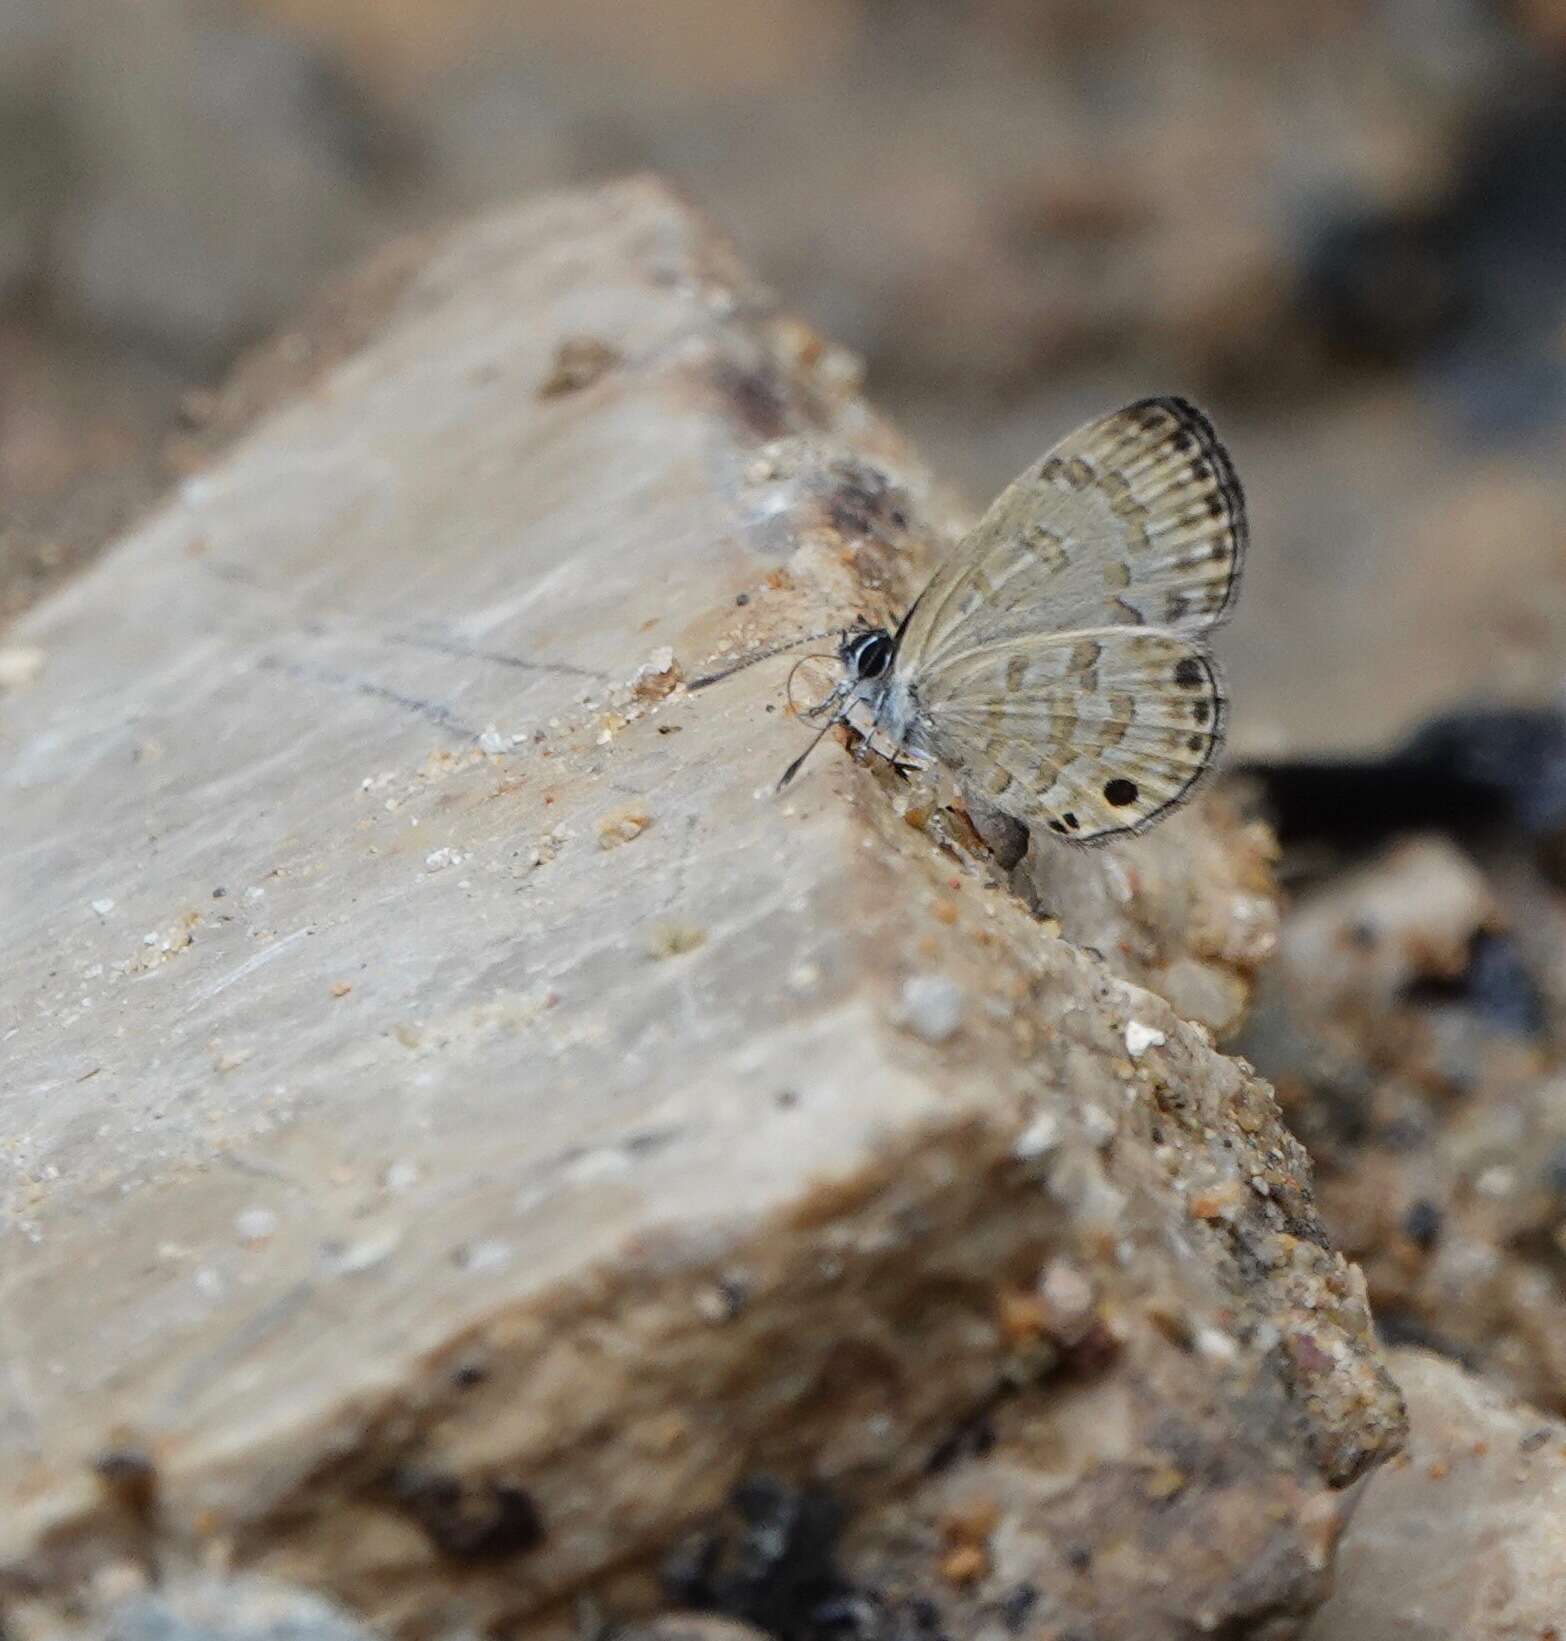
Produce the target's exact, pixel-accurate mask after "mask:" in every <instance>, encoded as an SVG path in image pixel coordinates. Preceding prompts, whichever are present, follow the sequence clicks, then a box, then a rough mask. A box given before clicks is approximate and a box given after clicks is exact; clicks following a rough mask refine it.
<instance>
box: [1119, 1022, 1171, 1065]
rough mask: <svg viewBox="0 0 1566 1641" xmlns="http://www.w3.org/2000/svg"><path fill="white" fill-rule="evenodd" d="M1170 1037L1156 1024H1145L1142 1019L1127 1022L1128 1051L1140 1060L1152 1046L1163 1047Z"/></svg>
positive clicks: (1134, 1058) (1132, 1056)
mask: <svg viewBox="0 0 1566 1641" xmlns="http://www.w3.org/2000/svg"><path fill="white" fill-rule="evenodd" d="M1168 1041H1169V1039H1168V1037H1167V1035H1166V1034H1165V1033H1164V1032H1161V1031H1160V1030H1159V1029H1158V1028H1157V1027H1156V1026H1144V1025H1143V1024H1142V1022H1141V1021H1140V1020H1131V1021H1128V1022H1127V1023H1126V1053H1127V1054H1129V1055H1130V1056H1131V1058H1132V1059H1133V1060H1140V1059H1141V1058H1142V1056H1143V1055H1144V1054H1146V1053H1147V1051H1148V1050H1149V1049H1150V1048H1162V1047H1163V1045H1164V1044H1165V1043H1166V1042H1168Z"/></svg>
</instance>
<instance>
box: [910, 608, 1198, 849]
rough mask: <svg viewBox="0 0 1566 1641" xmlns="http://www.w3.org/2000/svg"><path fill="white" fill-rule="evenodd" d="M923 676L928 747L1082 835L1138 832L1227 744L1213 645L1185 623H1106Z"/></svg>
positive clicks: (1012, 644)
mask: <svg viewBox="0 0 1566 1641" xmlns="http://www.w3.org/2000/svg"><path fill="white" fill-rule="evenodd" d="M938 678H939V682H938V683H937V682H929V683H927V684H926V686H925V690H924V693H923V694H922V696H921V701H920V706H921V710H922V714H923V719H924V728H925V732H926V734H927V736H928V740H929V745H930V750H931V751H933V752H934V753H935V755H936V756H937V757H939V758H940V759H941V761H942V762H943V763H945V764H946V765H947V766H948V767H949V768H951V769H952V771H953V772H954V773H955V774H956V775H957V776H958V778H959V780H960V781H961V782H962V784H963V785H964V786H965V787H966V788H967V789H968V790H969V791H970V792H972V793H973V794H975V795H976V796H979V797H982V798H983V799H985V800H986V801H987V802H989V803H991V804H993V805H995V807H997V808H998V809H1001V810H1003V811H1004V812H1005V813H1007V814H1009V815H1013V816H1015V817H1016V818H1017V819H1018V820H1020V821H1022V822H1024V823H1025V824H1026V825H1028V826H1030V827H1039V826H1042V827H1045V828H1047V829H1048V830H1049V831H1051V832H1053V833H1055V834H1056V835H1057V836H1060V837H1063V838H1068V839H1070V840H1071V841H1073V842H1076V843H1098V842H1103V841H1105V840H1107V839H1109V838H1112V837H1115V836H1117V835H1120V834H1124V833H1134V832H1140V831H1143V830H1144V829H1145V828H1146V827H1148V826H1150V825H1151V824H1152V823H1153V822H1154V821H1155V820H1157V819H1158V818H1159V816H1161V815H1162V814H1164V813H1165V812H1166V811H1167V810H1169V809H1172V808H1174V807H1175V806H1177V805H1178V804H1180V803H1182V802H1184V801H1185V799H1186V798H1188V797H1189V796H1190V794H1191V792H1192V791H1193V790H1194V789H1195V787H1196V786H1197V784H1198V783H1199V782H1200V781H1201V779H1202V777H1203V776H1204V775H1205V774H1206V773H1207V772H1208V771H1209V770H1210V769H1211V768H1212V766H1213V762H1214V760H1215V759H1216V757H1217V755H1218V752H1219V750H1220V748H1221V746H1222V744H1223V730H1224V719H1225V716H1226V707H1227V701H1226V697H1225V694H1224V687H1223V680H1222V677H1221V675H1220V673H1219V671H1218V668H1217V666H1216V664H1215V663H1214V662H1213V660H1212V658H1211V657H1210V656H1209V655H1208V654H1207V653H1206V652H1205V650H1203V649H1202V648H1201V647H1200V646H1199V645H1198V644H1196V643H1193V642H1192V641H1191V640H1190V639H1188V638H1186V637H1183V636H1182V635H1180V634H1179V633H1174V632H1166V631H1158V630H1154V629H1141V628H1133V627H1101V628H1098V629H1093V630H1087V631H1079V632H1075V633H1043V634H1033V635H1030V636H1027V637H1023V638H1014V639H1007V640H1003V641H1001V642H998V643H994V644H989V645H985V646H983V647H981V648H976V649H973V650H970V651H968V652H967V653H966V654H965V655H964V656H963V657H962V659H961V660H960V661H954V662H953V663H952V664H951V665H949V666H947V667H946V668H944V669H942V671H941V672H940V674H939V675H938Z"/></svg>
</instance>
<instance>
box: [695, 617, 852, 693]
mask: <svg viewBox="0 0 1566 1641" xmlns="http://www.w3.org/2000/svg"><path fill="white" fill-rule="evenodd" d="M839 636H841V629H840V628H837V627H832V628H829V629H828V630H827V631H826V632H807V633H806V634H805V636H804V637H803V638H790V639H789V640H788V641H787V642H786V643H783V644H770V645H768V647H767V648H766V649H764V650H756V651H755V652H754V653H753V654H751V655H747V656H746V657H745V658H744V659H743V660H741V661H736V662H735V663H734V665H733V666H731V667H724V668H723V669H722V670H721V671H718V672H709V673H705V674H703V675H702V676H701V677H700V678H693V679H692V680H691V681H690V683H689V684H688V685H687V686H686V687H687V688H688V689H706V687H707V686H708V685H709V684H721V683H722V682H723V680H724V679H725V678H732V677H733V676H734V674H735V673H737V672H743V671H744V670H745V669H746V667H753V666H755V664H756V663H757V662H758V661H770V660H771V659H772V657H773V656H774V655H782V654H783V653H784V651H785V650H797V649H798V648H799V647H800V645H801V644H814V643H816V642H817V640H819V639H822V638H837V637H839Z"/></svg>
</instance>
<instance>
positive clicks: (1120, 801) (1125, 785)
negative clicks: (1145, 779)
mask: <svg viewBox="0 0 1566 1641" xmlns="http://www.w3.org/2000/svg"><path fill="white" fill-rule="evenodd" d="M1140 791H1141V789H1140V788H1139V787H1138V786H1137V784H1136V782H1135V781H1128V780H1127V779H1126V778H1125V777H1124V776H1123V775H1117V776H1116V777H1115V778H1114V779H1113V780H1112V781H1105V782H1104V802H1105V803H1109V804H1113V805H1114V806H1115V808H1116V809H1124V808H1125V806H1126V805H1127V804H1128V803H1135V802H1136V800H1137V798H1138V796H1139V795H1140Z"/></svg>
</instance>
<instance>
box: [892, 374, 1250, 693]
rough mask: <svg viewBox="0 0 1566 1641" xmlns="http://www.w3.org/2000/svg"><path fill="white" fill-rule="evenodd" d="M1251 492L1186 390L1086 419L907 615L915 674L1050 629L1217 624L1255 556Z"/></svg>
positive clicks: (906, 637)
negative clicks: (1250, 543) (1248, 518)
mask: <svg viewBox="0 0 1566 1641" xmlns="http://www.w3.org/2000/svg"><path fill="white" fill-rule="evenodd" d="M1245 545H1246V522H1245V500H1244V496H1243V494H1242V492H1241V489H1240V482H1239V480H1238V478H1236V476H1235V472H1234V467H1233V465H1232V464H1231V462H1230V460H1229V457H1228V454H1227V452H1226V451H1225V450H1224V448H1223V446H1222V444H1221V443H1220V442H1219V440H1218V436H1217V435H1216V434H1215V433H1214V432H1213V428H1212V424H1211V423H1210V422H1209V421H1208V420H1207V418H1206V417H1205V416H1204V415H1203V414H1202V413H1201V411H1199V410H1198V409H1197V408H1196V407H1195V406H1194V405H1192V404H1189V403H1187V401H1186V400H1184V399H1176V398H1161V399H1142V400H1139V401H1138V402H1137V403H1135V404H1132V405H1127V406H1126V407H1125V408H1124V409H1123V410H1117V411H1115V412H1113V413H1112V414H1110V415H1108V416H1104V417H1101V418H1100V419H1099V420H1097V421H1094V422H1089V423H1088V424H1087V425H1086V426H1084V427H1081V428H1078V429H1077V431H1076V432H1075V433H1072V434H1070V435H1069V436H1068V437H1067V438H1065V439H1062V440H1061V442H1060V443H1059V444H1058V445H1056V446H1055V448H1054V449H1053V450H1051V451H1050V453H1049V454H1048V455H1047V456H1045V457H1044V459H1043V460H1042V461H1041V462H1039V463H1037V464H1036V465H1035V466H1033V467H1030V468H1029V469H1028V471H1027V472H1025V473H1024V474H1022V476H1021V477H1020V478H1018V479H1017V480H1016V482H1015V483H1013V484H1012V485H1010V486H1009V487H1008V488H1007V489H1006V490H1004V491H1003V492H1002V493H1001V494H1000V496H999V497H997V498H996V500H995V502H994V504H993V505H992V506H991V508H990V510H989V511H988V512H987V513H986V514H985V515H984V517H983V518H982V519H981V520H980V521H979V523H978V524H977V525H976V526H975V527H974V528H973V530H972V531H971V532H970V533H969V534H968V535H967V536H966V537H965V538H964V539H963V541H962V542H961V543H960V545H959V546H958V548H957V550H956V551H955V552H954V553H953V554H952V556H951V558H950V559H949V560H948V561H947V562H946V564H945V565H943V566H942V568H941V569H940V570H939V571H937V572H936V574H935V576H934V578H933V579H932V580H931V582H930V584H929V586H927V587H926V588H925V590H924V592H923V593H922V594H921V595H920V597H919V599H918V601H917V603H916V604H915V605H914V607H913V609H912V610H911V611H910V612H909V614H908V617H907V619H906V621H905V622H904V625H903V630H902V633H901V635H900V638H899V644H898V662H899V670H901V671H904V672H905V673H907V674H909V675H910V676H916V675H921V674H924V673H927V672H928V671H929V670H930V669H931V668H933V667H935V666H937V665H938V664H939V663H941V662H943V661H946V660H949V659H952V658H955V657H957V656H960V655H962V654H963V653H964V652H966V651H968V650H970V649H972V648H973V647H974V646H976V645H981V644H988V643H996V642H1000V641H1004V640H1006V639H1009V638H1015V637H1022V636H1024V635H1026V634H1028V633H1033V632H1038V631H1039V630H1041V629H1044V628H1047V629H1049V630H1051V631H1055V632H1062V631H1067V630H1070V629H1096V628H1099V627H1112V626H1130V627H1137V626H1146V627H1160V628H1164V629H1166V630H1168V631H1172V632H1178V633H1182V634H1191V633H1197V632H1201V631H1203V630H1204V629H1206V628H1208V627H1211V626H1213V625H1214V624H1215V623H1217V622H1218V621H1221V620H1222V619H1223V617H1224V616H1225V614H1227V612H1228V610H1229V608H1230V606H1231V605H1232V603H1233V602H1234V597H1235V593H1236V591H1237V590H1238V585H1239V576H1240V568H1241V565H1242V563H1243V561H1244V557H1245Z"/></svg>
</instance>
